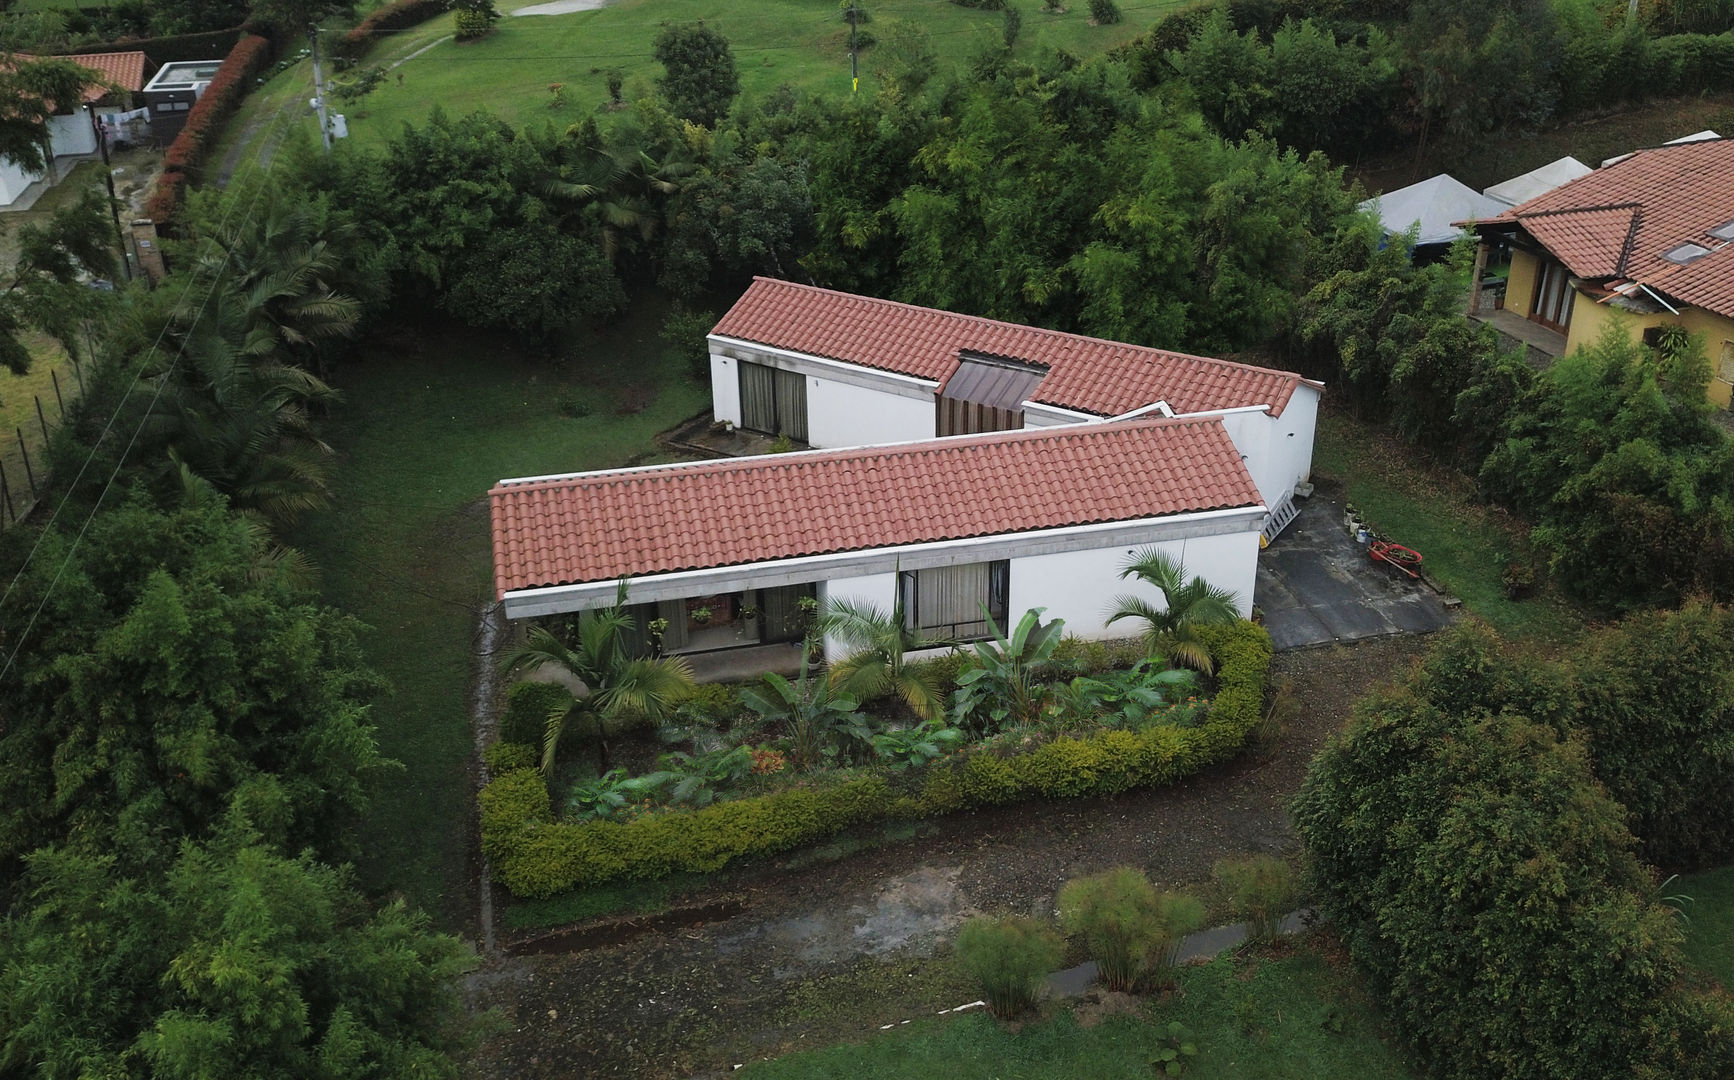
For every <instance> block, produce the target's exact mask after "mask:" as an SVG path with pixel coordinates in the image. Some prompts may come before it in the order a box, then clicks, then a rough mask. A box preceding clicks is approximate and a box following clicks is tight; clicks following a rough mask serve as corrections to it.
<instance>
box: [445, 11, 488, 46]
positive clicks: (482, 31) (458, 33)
mask: <svg viewBox="0 0 1734 1080" xmlns="http://www.w3.org/2000/svg"><path fill="white" fill-rule="evenodd" d="M493 28H494V20H492V19H490V18H488V15H487V13H486V12H483V11H472V10H469V9H465V10H461V11H454V12H452V34H453V36H454V37H456V38H457V39H458V40H459V41H474V40H476V39H477V38H479V37H483V36H485V35H486V34H487V32H488V31H489V30H492V29H493Z"/></svg>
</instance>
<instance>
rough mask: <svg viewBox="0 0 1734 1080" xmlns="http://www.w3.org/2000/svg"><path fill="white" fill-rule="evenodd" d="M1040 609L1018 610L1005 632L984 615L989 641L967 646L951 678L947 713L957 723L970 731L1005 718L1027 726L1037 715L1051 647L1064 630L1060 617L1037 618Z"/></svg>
mask: <svg viewBox="0 0 1734 1080" xmlns="http://www.w3.org/2000/svg"><path fill="white" fill-rule="evenodd" d="M1045 610H1047V609H1046V608H1032V609H1030V610H1029V611H1026V612H1024V616H1023V618H1021V619H1019V620H1018V624H1017V626H1016V627H1014V628H1013V629H1012V631H1011V633H1010V635H1006V634H1003V633H1001V632H1000V628H999V624H998V623H996V622H994V620H993V616H992V615H989V614H987V609H986V606H985V605H984V606H983V609H982V613H983V615H984V616H986V618H987V625H988V629H990V630H991V631H992V632H993V641H991V642H986V641H982V642H977V643H976V644H975V645H974V646H972V649H973V654H967V655H969V661H968V665H969V666H968V667H966V668H965V669H964V670H963V671H962V673H960V674H959V675H958V676H957V690H956V692H955V693H954V694H953V695H952V701H951V715H952V719H953V721H954V722H955V723H957V724H958V726H960V727H964V728H967V729H969V730H970V731H973V732H975V733H976V734H981V733H982V732H984V731H992V730H996V729H998V728H999V727H1000V726H1002V725H1004V724H1006V723H1008V722H1010V723H1014V724H1027V723H1030V722H1032V721H1034V720H1036V719H1037V718H1038V717H1040V716H1041V714H1042V710H1043V707H1044V706H1045V705H1046V703H1047V700H1048V698H1049V696H1050V695H1051V693H1052V691H1051V688H1050V687H1049V686H1048V684H1047V681H1046V679H1047V677H1048V676H1049V674H1050V672H1051V671H1052V670H1053V655H1054V649H1055V648H1056V647H1057V646H1058V645H1059V643H1060V633H1061V631H1063V630H1064V629H1065V626H1066V622H1065V620H1064V619H1054V620H1051V621H1049V622H1046V623H1044V622H1042V621H1041V618H1042V612H1043V611H1045Z"/></svg>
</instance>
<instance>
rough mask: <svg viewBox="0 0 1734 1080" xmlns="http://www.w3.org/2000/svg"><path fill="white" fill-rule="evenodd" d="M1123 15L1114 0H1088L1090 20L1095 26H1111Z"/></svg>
mask: <svg viewBox="0 0 1734 1080" xmlns="http://www.w3.org/2000/svg"><path fill="white" fill-rule="evenodd" d="M1123 17H1124V16H1122V15H1121V14H1120V7H1119V5H1118V4H1116V3H1114V0H1090V21H1091V22H1093V23H1095V24H1096V25H1097V26H1112V25H1114V24H1115V23H1117V22H1119V21H1120V20H1121V19H1122V18H1123Z"/></svg>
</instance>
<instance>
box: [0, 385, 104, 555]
mask: <svg viewBox="0 0 1734 1080" xmlns="http://www.w3.org/2000/svg"><path fill="white" fill-rule="evenodd" d="M71 370H72V372H73V376H72V378H70V379H67V380H66V381H64V382H62V380H61V378H60V371H61V369H60V368H58V367H51V368H49V369H48V377H49V389H50V393H49V396H48V397H47V398H46V399H45V398H44V397H43V396H42V395H41V394H39V393H33V394H31V395H30V399H31V404H32V406H33V408H29V409H24V410H20V411H18V412H14V413H13V414H12V419H13V420H16V421H17V422H16V423H12V424H9V425H8V427H9V429H10V430H7V431H0V529H9V528H11V527H12V526H13V525H16V524H17V523H18V522H20V521H22V520H24V519H25V518H26V517H28V516H30V511H32V510H34V509H35V508H36V501H37V499H38V498H40V497H41V496H42V495H43V494H44V493H46V492H47V490H48V443H49V440H50V439H52V438H53V437H54V432H55V431H57V430H59V428H60V425H61V424H62V423H63V422H65V419H66V407H67V404H68V401H69V400H76V395H77V394H78V393H80V392H81V391H82V389H83V387H82V383H81V381H80V379H79V375H78V369H77V367H72V368H71Z"/></svg>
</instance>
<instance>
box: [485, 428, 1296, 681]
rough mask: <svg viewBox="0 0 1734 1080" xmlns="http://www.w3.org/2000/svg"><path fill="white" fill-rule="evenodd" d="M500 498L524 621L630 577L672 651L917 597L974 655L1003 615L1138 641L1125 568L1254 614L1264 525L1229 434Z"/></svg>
mask: <svg viewBox="0 0 1734 1080" xmlns="http://www.w3.org/2000/svg"><path fill="white" fill-rule="evenodd" d="M491 499H492V504H493V531H494V575H495V584H496V586H497V588H498V591H499V596H500V598H501V599H502V600H503V601H504V604H505V611H506V615H507V617H508V618H514V619H517V618H527V617H532V616H539V615H554V614H560V613H565V612H572V611H578V610H583V609H586V608H596V607H603V606H607V605H608V604H610V603H612V602H613V601H614V599H615V596H616V590H617V588H618V583H619V582H621V581H622V580H627V581H629V582H630V589H631V591H630V602H631V603H633V604H637V605H643V606H642V607H641V608H640V609H639V611H638V613H637V614H638V618H637V623H638V626H639V627H640V629H641V631H642V630H645V629H647V628H649V627H651V624H652V621H653V620H659V623H658V626H659V627H660V630H661V637H662V646H663V648H664V649H665V650H667V651H670V652H700V651H708V650H711V649H721V648H732V647H737V646H745V645H761V644H768V643H773V642H779V641H790V640H797V639H799V638H800V637H801V634H802V630H803V628H804V625H805V618H804V615H805V613H804V610H803V604H802V598H803V597H811V598H813V600H815V601H818V602H819V603H823V602H825V601H827V600H831V599H837V598H851V599H856V600H862V601H866V602H868V603H871V604H874V605H876V606H878V607H880V608H882V609H885V610H889V609H890V608H891V607H892V606H893V602H894V600H900V601H901V605H902V608H903V610H904V612H905V613H906V617H907V618H908V620H909V621H910V623H911V625H913V626H915V627H919V628H921V629H923V630H925V631H928V632H930V633H933V634H936V635H940V636H946V637H954V638H959V639H970V638H978V637H983V636H986V634H987V626H986V623H985V621H984V618H983V608H984V607H985V608H986V611H987V612H988V613H989V614H991V616H992V617H993V618H994V619H995V620H996V621H998V622H999V623H1000V625H1001V626H1002V627H1004V626H1005V625H1006V623H1007V622H1008V621H1015V619H1016V618H1017V617H1018V616H1019V615H1021V614H1022V613H1023V612H1024V611H1026V610H1028V609H1029V608H1033V607H1042V608H1046V609H1047V617H1048V618H1056V617H1058V618H1063V619H1065V620H1066V628H1067V630H1068V631H1070V632H1072V633H1075V634H1077V635H1078V636H1080V637H1104V636H1117V635H1123V634H1125V633H1127V632H1128V628H1126V627H1121V626H1115V627H1114V628H1112V629H1109V628H1108V627H1107V626H1106V625H1105V624H1106V618H1107V616H1108V614H1109V613H1110V611H1111V610H1112V606H1113V599H1112V598H1113V597H1114V596H1115V595H1117V594H1120V593H1125V592H1137V591H1138V588H1137V586H1136V583H1129V582H1124V581H1121V580H1120V578H1119V576H1118V574H1119V569H1120V567H1121V566H1122V565H1123V564H1124V563H1125V562H1126V560H1127V559H1128V557H1129V556H1131V555H1132V554H1133V553H1134V552H1136V551H1140V550H1142V549H1144V548H1148V547H1156V548H1158V549H1160V550H1162V551H1164V552H1166V553H1168V554H1169V555H1171V556H1172V557H1174V558H1177V559H1179V560H1180V561H1182V562H1183V563H1184V564H1185V565H1186V567H1187V569H1188V570H1189V571H1190V572H1192V573H1194V574H1198V575H1201V576H1203V577H1205V578H1206V579H1207V580H1209V581H1210V582H1211V583H1212V584H1214V585H1217V586H1220V587H1222V588H1226V589H1230V590H1232V591H1234V592H1235V593H1236V594H1237V595H1238V597H1239V599H1240V607H1241V610H1242V612H1243V613H1248V612H1250V610H1251V603H1252V590H1253V579H1254V575H1255V572H1256V565H1257V556H1258V550H1259V542H1260V537H1259V529H1260V527H1261V526H1262V525H1263V523H1264V520H1265V516H1266V508H1265V505H1264V503H1263V501H1262V498H1261V497H1260V495H1259V492H1258V489H1257V487H1256V486H1255V485H1254V484H1253V481H1252V477H1251V475H1250V474H1249V473H1248V471H1247V469H1246V466H1245V464H1244V463H1243V462H1242V460H1241V452H1240V450H1239V449H1238V448H1237V446H1236V445H1235V442H1234V440H1233V439H1232V437H1231V435H1230V432H1229V429H1228V426H1227V425H1226V424H1225V422H1224V418H1222V417H1219V416H1198V417H1186V418H1175V419H1170V418H1166V417H1141V418H1135V419H1131V420H1124V421H1119V422H1115V423H1095V424H1091V423H1083V424H1073V425H1067V426H1060V427H1047V428H1039V429H1032V430H1023V431H1007V432H999V433H991V434H977V435H968V436H961V437H957V438H946V439H933V438H929V439H923V440H920V441H916V442H907V443H899V444H892V445H885V446H869V447H857V448H853V449H844V450H812V451H803V452H795V453H789V454H773V455H763V456H758V457H748V458H735V459H730V460H725V461H704V462H691V463H681V464H674V465H658V466H647V467H643V468H634V469H620V470H613V471H605V472H590V473H574V474H570V475H563V476H542V477H528V478H524V479H518V480H504V481H501V482H500V484H499V485H497V486H496V487H495V488H494V489H493V491H492V492H491ZM1148 598H1149V599H1151V600H1158V599H1159V598H1158V597H1157V596H1156V595H1155V594H1154V593H1153V591H1152V593H1151V595H1150V596H1149V597H1148Z"/></svg>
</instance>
